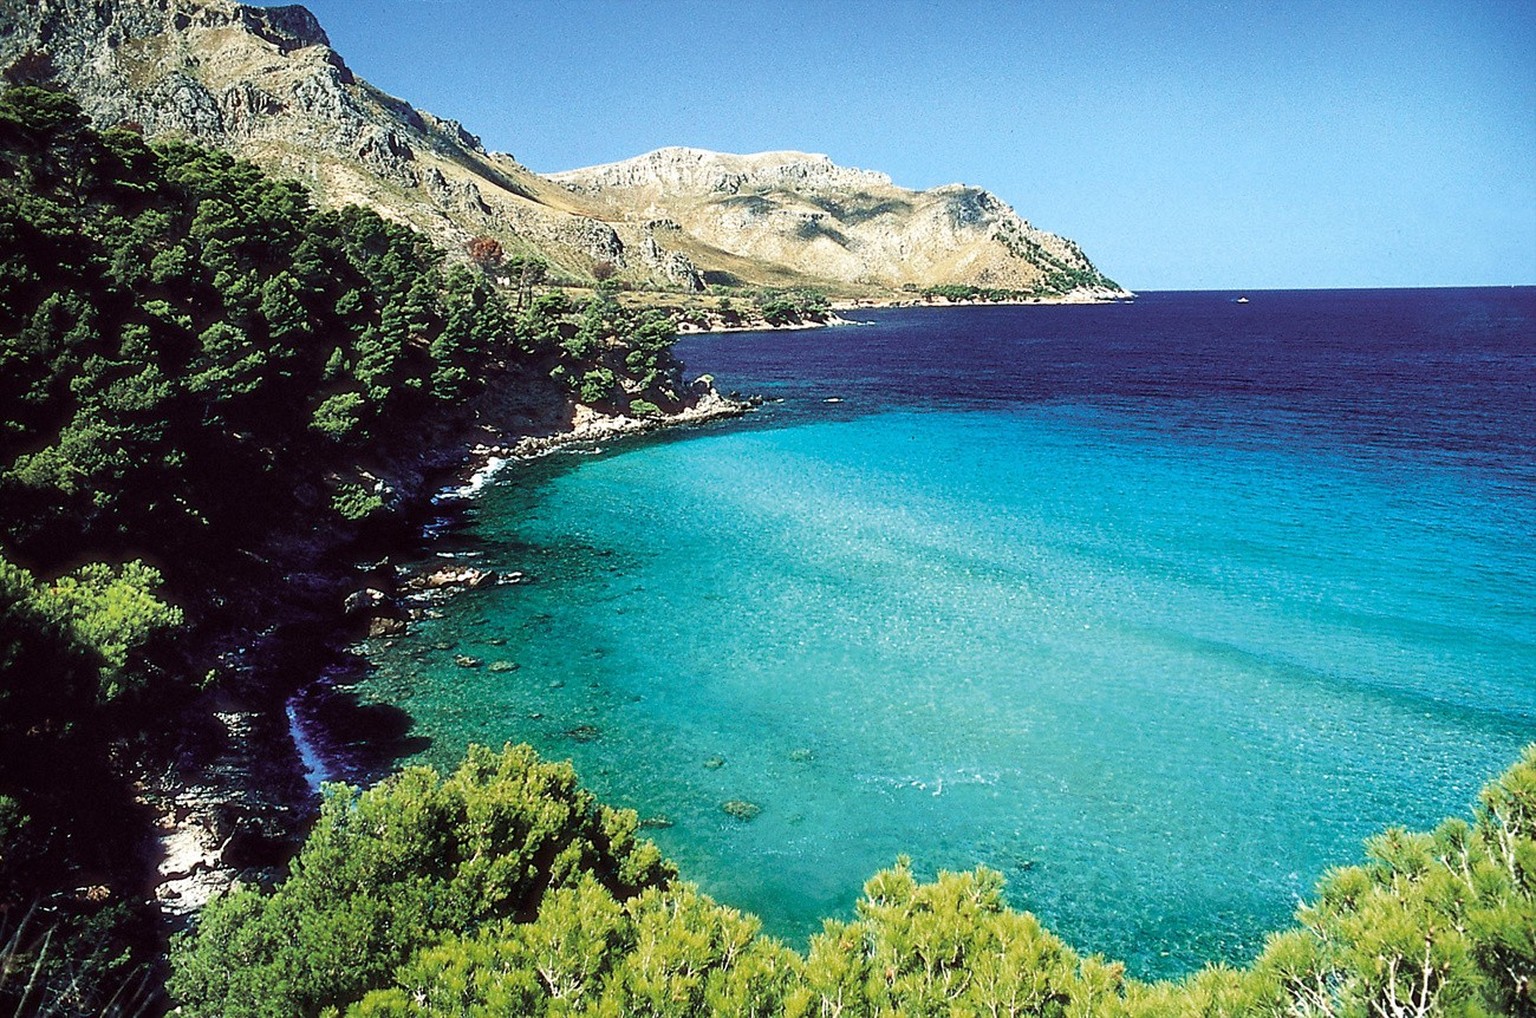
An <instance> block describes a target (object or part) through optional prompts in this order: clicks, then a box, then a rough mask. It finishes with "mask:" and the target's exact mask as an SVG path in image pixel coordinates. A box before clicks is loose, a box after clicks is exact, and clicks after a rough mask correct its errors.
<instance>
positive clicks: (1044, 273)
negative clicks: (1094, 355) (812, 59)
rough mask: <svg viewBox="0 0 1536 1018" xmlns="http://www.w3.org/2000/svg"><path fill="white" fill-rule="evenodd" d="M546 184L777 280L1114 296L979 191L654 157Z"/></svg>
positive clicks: (767, 165)
mask: <svg viewBox="0 0 1536 1018" xmlns="http://www.w3.org/2000/svg"><path fill="white" fill-rule="evenodd" d="M551 179H552V180H556V181H558V182H560V183H562V184H564V185H565V186H566V187H567V188H568V189H569V190H570V191H571V192H572V193H573V194H576V195H580V196H582V197H583V198H586V199H588V200H592V201H597V202H602V203H604V204H606V205H607V207H608V208H609V209H610V211H611V213H612V214H615V215H625V216H629V217H633V218H639V217H640V216H642V215H644V216H649V217H651V219H650V222H651V223H664V224H667V226H668V228H670V229H672V230H676V231H680V232H682V233H683V234H686V235H688V236H691V237H694V238H697V239H698V240H700V241H703V242H704V243H706V244H708V245H711V246H712V247H714V248H718V249H720V250H723V251H728V252H730V253H731V254H733V255H738V256H740V257H742V258H744V259H748V260H751V261H755V262H758V263H761V264H764V265H769V266H773V267H775V268H776V269H778V270H779V271H780V272H781V273H792V272H801V273H809V274H812V275H815V276H819V277H821V278H824V279H828V280H835V281H838V282H842V283H851V284H863V285H874V286H881V287H900V286H904V285H915V286H919V287H921V286H932V285H937V284H945V283H954V284H964V285H974V286H985V287H995V288H999V289H1020V290H1028V289H1034V288H1036V287H1043V288H1047V289H1051V290H1054V291H1057V292H1063V291H1065V290H1067V289H1086V290H1090V291H1091V290H1095V289H1097V290H1099V291H1102V293H1103V295H1105V296H1108V295H1111V294H1115V293H1118V292H1119V290H1118V288H1117V287H1115V286H1114V285H1113V284H1111V283H1110V282H1109V281H1108V280H1106V279H1104V278H1103V277H1102V276H1101V275H1100V274H1099V273H1098V271H1097V270H1096V269H1095V268H1094V267H1093V265H1092V263H1091V262H1089V261H1088V259H1087V258H1086V257H1085V256H1084V255H1083V253H1082V251H1081V250H1080V249H1079V248H1078V247H1077V245H1075V244H1073V243H1072V242H1071V241H1069V240H1066V239H1065V238H1062V237H1059V236H1057V235H1055V234H1053V233H1047V232H1045V231H1043V230H1038V229H1035V228H1034V227H1033V226H1031V225H1030V224H1029V223H1027V222H1025V221H1024V220H1023V219H1022V218H1020V217H1019V215H1018V214H1017V213H1016V212H1014V210H1013V209H1011V208H1009V207H1008V205H1007V204H1006V203H1004V202H1003V201H1002V200H1000V199H999V198H998V197H997V196H996V195H994V194H992V193H990V192H988V191H984V190H982V189H980V188H976V187H967V186H965V185H963V184H951V185H948V186H945V187H938V188H934V189H932V190H929V191H911V190H907V189H905V188H901V187H897V186H896V185H895V184H894V183H892V181H891V178H890V177H888V176H886V175H885V174H883V173H875V172H872V171H869V170H858V169H848V168H845V167H841V166H838V165H836V164H835V163H833V162H832V161H831V160H830V159H828V158H827V157H826V156H824V155H808V154H806V153H803V152H763V153H759V154H757V155H748V156H740V155H728V154H724V153H719V152H708V151H704V150H702V149H690V148H664V149H659V150H657V151H655V152H650V153H647V154H645V155H643V156H638V157H636V158H634V159H629V160H626V161H624V162H620V163H608V164H605V165H602V166H593V167H590V168H587V169H581V170H570V171H567V172H564V173H556V174H553V175H552V176H551ZM657 217H660V218H657Z"/></svg>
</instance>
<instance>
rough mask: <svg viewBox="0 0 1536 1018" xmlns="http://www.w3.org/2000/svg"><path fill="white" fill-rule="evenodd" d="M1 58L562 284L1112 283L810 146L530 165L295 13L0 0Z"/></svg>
mask: <svg viewBox="0 0 1536 1018" xmlns="http://www.w3.org/2000/svg"><path fill="white" fill-rule="evenodd" d="M0 69H5V70H7V71H9V72H11V73H12V75H13V76H15V75H16V73H17V72H18V71H20V70H24V71H25V76H26V77H27V78H29V79H31V80H35V81H37V82H39V83H53V84H59V85H63V86H65V87H68V88H69V89H70V90H71V91H73V92H74V93H75V94H76V95H77V96H78V97H79V98H80V101H81V104H82V105H83V106H84V108H85V110H86V112H87V113H89V114H90V115H91V116H92V117H93V118H94V119H95V121H96V122H97V123H98V124H99V125H104V126H110V125H113V124H121V123H127V122H132V123H136V124H138V125H140V126H142V127H143V129H144V131H145V133H146V134H148V135H150V136H153V137H186V138H191V139H194V140H197V141H200V142H203V143H205V144H209V145H214V146H218V147H222V148H225V149H228V150H230V151H232V152H234V153H235V154H237V155H240V156H242V157H245V158H248V159H251V160H252V161H254V162H256V163H258V164H259V165H261V166H263V167H264V168H265V169H267V170H268V171H270V172H274V173H277V174H279V175H283V176H293V177H297V178H299V179H301V180H303V181H304V182H305V183H306V184H308V185H309V186H310V188H311V190H312V191H313V192H314V193H315V195H316V198H317V200H318V201H319V202H320V203H321V204H323V205H331V206H338V205H344V204H360V205H365V206H369V207H372V208H374V209H376V210H378V211H379V212H380V213H381V214H382V215H384V216H385V217H386V218H389V219H394V220H398V221H404V222H407V223H410V224H411V225H413V226H415V227H417V228H418V229H421V230H422V231H424V232H425V233H427V234H428V235H429V236H431V237H432V238H433V239H434V240H436V241H437V242H438V243H440V244H442V245H443V246H445V247H446V248H448V249H449V250H450V251H462V250H463V246H464V243H465V242H466V241H467V240H468V239H469V238H471V237H473V236H476V235H480V234H487V235H490V236H493V237H496V238H497V239H499V240H501V241H502V243H503V245H504V246H505V247H506V248H507V249H508V250H511V251H516V252H529V251H531V252H536V253H538V254H540V255H542V256H544V257H545V258H547V259H548V260H549V261H550V262H551V263H552V264H553V265H554V266H556V267H557V268H559V269H560V270H562V271H563V274H566V275H569V276H573V277H576V278H583V277H590V275H591V273H592V272H593V269H594V267H595V266H596V265H597V264H599V263H608V264H611V265H612V266H613V267H614V268H615V269H616V270H617V271H618V272H619V274H620V277H621V278H623V279H627V280H630V281H632V282H637V283H645V284H650V285H663V286H670V287H675V288H679V289H682V290H685V291H694V292H697V291H702V290H703V289H705V286H706V283H710V282H720V283H738V284H747V285H773V286H786V285H816V286H823V287H830V288H833V289H838V288H844V289H846V288H849V287H853V288H860V289H877V290H878V289H887V290H888V289H893V288H898V287H902V286H910V285H917V286H919V287H921V286H929V285H934V284H941V283H960V284H967V285H976V286H989V287H998V288H1020V289H1028V288H1032V287H1037V286H1038V287H1044V288H1046V289H1054V290H1057V291H1063V290H1065V289H1068V288H1073V289H1077V290H1081V291H1086V292H1095V291H1102V292H1103V293H1104V294H1106V295H1108V294H1110V293H1111V292H1114V291H1112V290H1111V287H1112V284H1110V283H1109V282H1108V281H1107V280H1105V279H1103V277H1102V276H1100V275H1099V274H1098V272H1097V271H1096V270H1095V269H1094V268H1093V266H1092V264H1091V263H1090V262H1089V261H1088V259H1087V258H1086V257H1084V255H1083V253H1082V251H1081V250H1079V249H1078V247H1077V246H1076V245H1075V244H1073V243H1072V242H1071V241H1068V240H1065V239H1063V238H1061V237H1058V236H1056V235H1054V234H1050V233H1046V232H1044V231H1041V230H1037V229H1035V228H1034V227H1032V226H1030V224H1029V223H1027V222H1025V221H1024V220H1023V219H1021V218H1020V217H1019V216H1018V215H1017V214H1016V213H1015V212H1014V211H1013V210H1012V209H1011V208H1009V207H1008V206H1007V205H1006V204H1004V203H1003V202H1002V201H1000V200H999V199H998V198H997V197H996V196H994V195H992V194H990V193H988V192H986V191H983V190H981V189H979V188H973V187H966V186H963V185H959V184H956V185H951V186H948V187H941V188H935V189H933V190H930V191H911V190H907V189H904V188H900V187H897V186H896V185H895V184H894V183H892V181H891V179H890V177H888V176H886V175H885V174H883V173H876V172H872V171H869V170H856V169H848V168H846V167H841V166H838V165H836V164H834V163H833V162H832V161H831V160H830V159H828V158H827V157H826V156H824V155H808V154H806V153H802V152H764V153H759V154H757V155H727V154H722V153H717V152H708V151H704V150H701V149H689V148H665V149H660V150H658V151H655V152H651V153H648V154H646V155H643V156H639V157H637V158H634V159H629V160H626V161H624V162H619V163H610V164H608V165H604V166H595V167H591V168H589V169H584V170H571V171H569V172H566V173H558V174H554V175H553V176H552V177H541V176H539V175H537V174H535V173H532V172H531V171H529V170H528V169H527V168H526V167H523V166H522V165H520V164H519V163H518V162H517V161H516V160H514V159H513V158H512V157H511V156H508V155H505V154H502V153H491V152H487V151H486V149H485V147H484V146H483V145H482V144H481V141H480V139H479V138H477V137H476V136H475V135H473V134H471V133H470V132H469V131H467V130H466V129H465V128H464V127H463V125H461V124H459V123H457V122H455V121H452V120H448V119H444V118H439V117H435V116H433V115H432V114H430V113H426V112H424V111H421V110H417V109H415V108H413V107H412V106H411V105H410V104H409V103H407V102H404V101H402V100H400V99H397V98H394V97H393V96H390V95H387V94H385V93H384V92H382V91H380V90H379V89H377V88H374V87H373V86H372V85H370V84H368V83H367V82H366V81H364V80H362V79H361V78H358V77H357V76H356V75H354V74H353V72H352V71H351V69H350V68H348V66H347V64H346V62H345V61H344V60H343V59H342V57H341V56H340V54H338V53H337V52H336V51H335V50H333V49H332V48H331V45H330V39H329V38H328V37H327V36H326V34H325V30H324V29H323V28H322V27H321V25H320V23H319V22H318V21H317V20H316V19H315V17H314V15H313V14H311V13H310V12H309V11H308V10H306V9H305V8H303V7H300V6H288V7H253V6H248V5H246V4H241V3H237V2H235V0H0Z"/></svg>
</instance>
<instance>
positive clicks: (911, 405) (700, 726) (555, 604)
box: [355, 288, 1536, 976]
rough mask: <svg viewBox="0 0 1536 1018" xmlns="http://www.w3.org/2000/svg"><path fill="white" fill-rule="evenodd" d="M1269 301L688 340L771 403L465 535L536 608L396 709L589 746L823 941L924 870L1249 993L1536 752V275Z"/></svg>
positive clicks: (377, 699)
mask: <svg viewBox="0 0 1536 1018" xmlns="http://www.w3.org/2000/svg"><path fill="white" fill-rule="evenodd" d="M1233 296H1234V295H1232V294H1221V293H1153V294H1146V295H1143V296H1141V297H1139V298H1138V299H1137V300H1136V301H1135V303H1130V304H1112V305H1101V306H1086V307H1079V306H1074V307H979V308H955V309H891V310H880V311H862V312H855V315H856V316H857V317H859V318H861V319H864V320H866V321H867V322H868V323H869V324H865V325H860V326H850V327H844V328H836V329H825V330H817V331H807V332H778V333H764V334H734V335H717V336H703V337H693V338H689V339H687V340H685V341H684V342H683V343H681V344H680V346H679V352H680V354H681V356H682V357H683V358H684V360H685V361H686V362H687V364H688V365H689V368H690V370H691V371H693V372H695V373H701V372H708V373H710V374H712V375H714V376H715V378H716V381H717V384H718V385H719V386H720V387H721V388H722V389H723V390H732V389H734V390H739V391H740V392H742V393H749V394H759V395H762V396H763V397H765V399H766V400H767V402H766V403H765V405H764V406H763V408H762V409H761V410H760V411H758V412H757V413H755V414H753V415H751V416H750V417H748V418H746V419H744V420H741V421H736V422H727V423H722V424H717V425H712V426H708V427H705V428H701V429H697V430H692V431H687V432H677V433H673V434H670V435H667V436H664V437H662V438H659V439H650V440H644V441H628V442H620V443H616V444H614V445H613V446H612V447H611V448H605V449H603V450H602V451H601V452H600V453H594V452H593V450H583V451H582V453H584V454H582V453H566V454H559V455H554V456H550V457H546V458H545V459H542V460H539V461H537V462H534V463H532V464H522V465H516V466H513V467H509V468H508V469H506V470H505V471H503V472H502V473H501V474H500V475H498V477H497V479H496V482H495V483H493V484H491V485H489V486H488V487H487V488H486V489H485V490H484V491H483V492H482V493H481V495H480V496H479V497H478V499H477V500H475V502H474V503H473V504H472V506H471V507H470V508H469V509H468V511H467V514H466V522H465V523H464V525H463V526H462V527H461V528H460V529H459V530H458V531H457V532H455V533H453V534H452V535H450V536H449V538H447V541H448V542H449V544H447V545H445V546H440V547H439V548H438V549H436V550H438V551H440V550H442V547H448V548H451V549H454V550H457V551H458V552H460V553H464V554H468V555H471V556H475V561H476V562H477V564H480V565H484V566H488V567H491V568H496V569H503V570H511V569H516V570H523V571H526V572H527V573H529V574H530V575H531V576H532V577H533V578H534V581H533V582H532V583H530V584H528V585H523V586H504V587H496V588H487V589H481V590H478V591H473V592H468V593H466V594H463V595H461V596H460V597H458V598H456V599H454V600H452V601H450V602H447V603H446V604H444V605H442V606H441V608H440V611H441V617H440V618H435V619H429V620H426V621H424V622H422V623H420V624H419V625H418V626H417V627H416V629H415V632H414V634H413V635H412V636H411V637H410V638H408V639H405V640H402V641H399V642H397V643H394V644H393V645H392V646H388V647H386V646H385V645H384V644H383V643H382V642H379V641H375V642H374V643H372V644H370V645H369V646H368V647H367V648H366V649H367V651H368V653H369V654H370V656H371V658H372V660H373V662H374V663H375V668H374V670H373V672H372V674H371V675H369V676H368V677H367V678H366V679H364V680H363V681H362V682H361V683H360V684H359V685H358V686H357V687H356V689H355V692H356V693H357V694H358V695H359V696H360V697H361V698H362V699H363V700H364V701H366V702H372V703H379V704H388V705H393V706H395V707H399V708H401V709H403V710H404V711H406V712H407V713H408V714H409V715H410V716H411V718H412V721H413V726H414V727H413V729H412V734H413V735H414V736H415V737H417V738H418V739H420V740H421V741H420V742H419V743H418V744H417V746H418V748H420V749H421V750H422V752H421V753H420V754H418V758H419V759H422V760H426V761H429V762H432V763H434V764H437V765H439V766H442V767H448V766H451V765H452V764H453V763H454V762H455V761H456V759H457V758H458V757H459V756H460V754H461V753H462V751H463V749H464V746H465V745H466V744H467V743H468V742H470V741H479V742H486V743H491V744H496V745H499V744H501V743H502V742H504V741H507V740H512V741H528V742H531V743H533V744H534V745H535V746H536V747H538V748H539V750H540V751H541V752H543V753H545V754H546V755H548V756H550V757H555V758H566V757H569V758H572V759H574V760H575V763H576V766H577V768H578V770H579V772H580V773H581V775H582V777H583V779H584V780H585V781H586V782H587V783H588V785H589V786H591V787H592V788H594V789H595V790H597V791H598V792H599V793H600V794H601V795H602V796H603V797H604V798H605V799H607V800H608V801H610V802H613V803H616V804H621V805H625V806H631V807H633V808H635V809H636V810H638V811H639V813H640V815H641V816H642V817H647V818H653V819H655V820H656V821H658V826H656V827H655V828H654V829H653V830H652V831H651V832H650V833H651V834H652V835H653V836H654V837H655V838H656V840H657V841H658V842H659V843H660V845H661V846H662V848H663V849H664V850H665V851H666V852H667V853H668V854H669V855H670V856H672V857H673V858H674V859H676V860H677V861H678V863H679V864H680V866H681V868H682V871H683V873H684V875H685V876H686V877H687V878H688V879H691V880H694V881H697V882H698V883H699V884H700V885H701V886H702V887H703V888H704V889H705V890H707V891H708V892H709V893H711V894H713V895H715V896H716V897H717V898H719V899H720V900H722V901H725V902H727V903H729V904H732V905H736V906H739V907H741V908H744V909H747V910H750V911H753V912H756V913H757V914H758V915H760V916H762V917H763V919H764V922H765V924H766V927H767V929H768V930H769V931H770V932H772V933H774V934H777V935H780V936H783V937H786V938H788V939H790V940H791V941H792V942H799V943H803V940H804V938H805V937H806V936H807V935H808V934H809V933H811V932H813V931H815V930H817V929H819V925H820V918H821V917H822V916H830V915H835V916H848V915H850V914H851V912H852V906H853V902H854V900H855V898H856V896H857V895H858V893H859V890H860V887H861V885H862V883H863V881H864V880H865V879H866V878H868V877H869V876H870V875H871V874H872V873H873V872H874V871H876V870H877V869H879V868H881V867H883V866H888V865H890V864H891V863H892V862H893V861H894V860H895V859H896V857H897V856H898V855H899V854H903V853H905V854H908V855H910V856H911V857H912V859H913V861H914V864H915V866H916V867H917V868H918V869H919V870H920V871H922V872H927V873H932V872H934V871H936V870H938V869H959V868H969V867H973V866H976V865H978V864H985V865H988V866H991V867H994V868H996V869H998V870H1000V871H1001V872H1002V873H1003V874H1004V875H1005V876H1006V877H1007V880H1008V894H1009V896H1010V898H1011V899H1012V901H1013V902H1014V903H1015V904H1016V905H1018V906H1019V907H1024V908H1028V909H1031V910H1033V911H1035V912H1036V913H1037V914H1039V915H1040V916H1041V918H1042V919H1043V920H1044V921H1045V923H1046V924H1047V925H1048V926H1049V927H1050V928H1051V929H1053V930H1054V931H1056V932H1057V933H1059V934H1061V935H1062V936H1063V937H1065V938H1066V939H1067V940H1068V941H1069V942H1070V943H1072V944H1073V945H1075V946H1076V947H1078V948H1080V949H1083V950H1086V951H1100V952H1103V953H1104V954H1106V955H1108V956H1110V957H1114V958H1120V959H1124V960H1125V961H1127V962H1128V964H1129V966H1130V969H1131V971H1132V972H1133V973H1135V974H1138V975H1142V976H1160V975H1176V974H1179V973H1182V972H1186V971H1189V970H1191V969H1194V968H1197V967H1199V966H1200V965H1202V964H1204V963H1206V962H1211V961H1217V960H1226V961H1232V962H1244V961H1246V960H1248V959H1250V958H1251V957H1252V956H1253V955H1254V954H1255V953H1256V952H1257V950H1258V949H1259V948H1260V947H1261V946H1262V943H1263V938H1264V936H1265V934H1266V933H1267V932H1269V931H1272V930H1275V929H1278V928H1280V927H1283V926H1285V925H1287V924H1288V923H1289V922H1290V921H1291V915H1292V913H1293V911H1294V909H1295V907H1296V905H1297V903H1298V902H1299V901H1300V900H1301V899H1302V898H1303V897H1304V896H1306V895H1308V894H1309V893H1310V891H1311V888H1312V887H1313V885H1314V883H1315V881H1316V880H1317V878H1318V877H1319V875H1320V874H1322V873H1323V872H1324V870H1326V869H1327V868H1328V867H1330V866H1335V865H1342V864H1348V863H1351V862H1355V861H1358V860H1359V859H1360V858H1361V842H1362V839H1364V838H1365V837H1367V836H1368V835H1370V834H1372V833H1374V832H1378V831H1381V830H1383V829H1384V828H1386V827H1389V826H1391V825H1405V826H1408V827H1413V828H1423V827H1427V826H1429V825H1432V824H1433V823H1435V822H1436V821H1437V820H1438V819H1440V818H1441V817H1443V816H1446V815H1449V814H1463V815H1464V814H1466V813H1468V811H1469V809H1470V804H1471V802H1472V800H1473V798H1474V796H1475V794H1476V792H1477V790H1478V788H1479V787H1480V786H1481V785H1482V784H1483V783H1484V782H1485V781H1487V780H1488V779H1489V778H1491V777H1493V776H1495V775H1497V774H1498V773H1499V772H1500V771H1502V770H1503V769H1504V768H1505V767H1507V766H1508V765H1509V764H1510V763H1512V762H1513V761H1514V760H1515V759H1516V757H1517V756H1518V754H1519V752H1520V750H1521V747H1522V746H1523V745H1525V744H1526V743H1528V742H1531V741H1532V740H1533V739H1536V585H1533V583H1532V577H1533V576H1536V290H1533V289H1531V288H1521V289H1473V290H1422V291H1416V290H1383V291H1331V292H1318V291H1312V292H1254V293H1251V294H1250V296H1251V298H1252V300H1251V302H1250V303H1247V304H1236V303H1234V302H1233V301H1232V299H1231V298H1232V297H1233ZM465 654H467V655H470V656H472V657H474V658H477V659H480V660H481V661H482V662H483V664H482V666H480V667H472V668H466V667H461V666H460V665H456V664H455V662H454V658H455V656H456V655H465ZM732 800H739V801H745V802H750V803H752V804H755V805H756V806H758V807H760V810H761V811H760V813H758V815H757V816H756V817H755V818H753V819H751V820H742V819H738V818H737V817H734V816H732V815H730V814H729V813H727V812H726V811H725V810H723V809H722V804H723V803H725V802H728V801H732Z"/></svg>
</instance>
